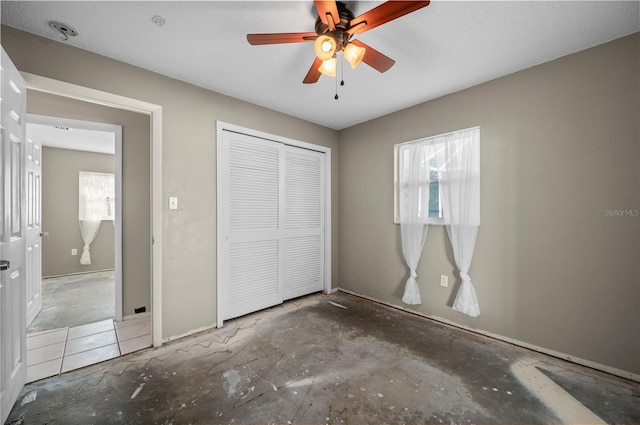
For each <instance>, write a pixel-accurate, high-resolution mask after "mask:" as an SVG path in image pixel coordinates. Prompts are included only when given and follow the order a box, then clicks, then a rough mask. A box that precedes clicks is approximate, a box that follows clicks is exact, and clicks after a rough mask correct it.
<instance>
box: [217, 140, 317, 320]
mask: <svg viewBox="0 0 640 425" xmlns="http://www.w3.org/2000/svg"><path fill="white" fill-rule="evenodd" d="M221 138H222V140H221V144H222V145H221V146H222V149H221V150H219V153H220V156H221V158H219V159H221V161H219V166H220V167H221V174H220V180H221V181H219V192H218V195H219V197H220V198H219V199H220V200H221V208H219V210H218V211H219V214H220V218H221V221H222V225H221V226H220V233H219V235H218V238H219V241H218V247H219V250H220V253H219V259H220V262H219V264H218V267H219V279H218V289H219V292H218V294H219V297H220V299H219V301H218V308H219V318H218V326H221V322H222V321H223V320H226V319H230V318H234V317H238V316H241V315H244V314H247V313H251V312H254V311H257V310H260V309H263V308H267V307H271V306H273V305H276V304H280V303H282V302H283V301H284V300H287V299H291V298H295V297H299V296H302V295H306V294H310V293H312V292H318V291H322V290H323V289H324V284H325V279H324V267H325V261H324V260H325V258H324V256H325V246H324V244H325V235H324V230H325V212H324V211H325V203H324V195H325V190H324V187H325V175H324V173H325V172H326V171H325V163H324V161H325V155H324V154H323V153H321V152H316V151H313V150H309V149H302V148H299V147H293V146H290V145H287V144H285V143H281V142H276V141H271V140H265V139H264V138H260V137H254V136H250V135H245V134H240V133H236V132H232V131H223V132H222V136H221Z"/></svg>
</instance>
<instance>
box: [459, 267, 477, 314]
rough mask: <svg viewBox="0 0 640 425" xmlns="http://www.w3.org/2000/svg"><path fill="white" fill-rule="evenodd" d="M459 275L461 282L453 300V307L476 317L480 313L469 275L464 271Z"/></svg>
mask: <svg viewBox="0 0 640 425" xmlns="http://www.w3.org/2000/svg"><path fill="white" fill-rule="evenodd" d="M460 277H461V278H462V283H461V284H460V289H458V293H457V294H456V299H455V301H454V302H453V309H454V310H455V311H459V312H460V313H464V314H466V315H467V316H471V317H478V316H479V315H480V304H478V297H477V296H476V290H475V288H474V287H473V283H472V282H471V277H469V275H468V274H466V273H460Z"/></svg>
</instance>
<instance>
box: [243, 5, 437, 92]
mask: <svg viewBox="0 0 640 425" xmlns="http://www.w3.org/2000/svg"><path fill="white" fill-rule="evenodd" d="M313 3H314V5H315V7H316V10H317V11H318V19H316V24H315V32H289V33H274V34H247V40H248V41H249V43H250V44H252V45H254V46H255V45H260V44H281V43H302V42H308V41H313V42H314V52H315V54H316V59H315V60H314V61H313V64H312V65H311V68H310V69H309V72H308V73H307V75H306V77H305V78H304V80H303V81H302V82H303V83H305V84H311V83H315V82H317V81H318V79H319V78H320V75H321V74H325V75H329V76H332V77H334V76H335V75H336V52H342V54H343V56H344V58H345V60H346V61H347V62H349V64H350V65H351V67H352V68H355V67H356V66H357V65H358V64H359V63H360V61H363V62H364V63H366V64H367V65H369V66H370V67H372V68H374V69H376V70H377V71H379V72H385V71H387V70H388V69H389V68H391V67H392V66H393V64H394V63H395V61H394V60H393V59H391V58H389V57H388V56H385V55H383V54H382V53H380V52H379V51H377V50H375V49H374V48H372V47H370V46H368V45H366V44H365V43H363V42H361V41H359V40H352V37H353V36H354V35H355V34H362V33H363V32H365V31H369V30H371V29H373V28H375V27H377V26H380V25H382V24H385V23H387V22H389V21H392V20H394V19H396V18H399V17H401V16H404V15H406V14H408V13H411V12H415V11H416V10H418V9H422V8H423V7H425V6H428V5H429V1H428V0H427V1H395V0H392V1H387V2H385V3H382V4H381V5H379V6H377V7H374V8H373V9H371V10H369V11H368V12H365V13H363V14H362V15H360V16H358V17H355V16H354V14H353V12H351V11H350V10H349V9H348V8H347V6H346V5H345V4H344V3H343V2H340V1H333V0H314V2H313Z"/></svg>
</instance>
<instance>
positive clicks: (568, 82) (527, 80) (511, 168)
mask: <svg viewBox="0 0 640 425" xmlns="http://www.w3.org/2000/svg"><path fill="white" fill-rule="evenodd" d="M639 47H640V37H639V35H638V34H635V35H633V36H629V37H626V38H623V39H620V40H617V41H613V42H611V43H607V44H604V45H602V46H599V47H595V48H592V49H589V50H586V51H583V52H579V53H576V54H573V55H570V56H567V57H563V58H560V59H557V60H555V61H553V62H549V63H546V64H542V65H540V66H536V67H533V68H530V69H527V70H524V71H522V72H518V73H515V74H512V75H509V76H506V77H504V78H500V79H497V80H494V81H491V82H488V83H486V84H482V85H479V86H476V87H473V88H470V89H467V90H464V91H461V92H458V93H455V94H452V95H449V96H446V97H443V98H440V99H437V100H434V101H431V102H427V103H424V104H421V105H418V106H415V107H412V108H410V109H407V110H403V111H401V112H397V113H394V114H391V115H388V116H385V117H382V118H379V119H376V120H373V121H370V122H367V123H363V124H361V125H357V126H354V127H352V128H349V129H345V130H343V131H341V132H340V161H339V165H340V170H339V173H340V200H339V202H340V207H339V212H338V214H339V217H340V232H339V234H340V272H339V280H340V286H341V287H342V288H346V289H348V290H350V291H353V292H356V293H358V294H364V295H367V296H369V297H373V298H375V299H378V300H381V301H384V302H387V303H391V304H394V305H402V302H401V297H402V293H403V289H404V282H405V281H406V279H407V278H408V269H407V268H406V266H405V264H404V261H403V259H402V251H401V244H400V229H399V226H398V225H394V224H393V145H394V144H395V143H399V142H404V141H410V140H415V139H417V138H421V137H425V136H430V135H436V134H440V133H444V132H448V131H452V130H456V129H463V128H468V127H472V126H476V125H479V126H480V131H481V142H480V146H481V148H480V149H481V160H480V162H481V221H482V223H481V226H480V229H479V233H478V239H477V244H476V249H475V255H474V258H473V263H472V265H471V270H470V275H471V278H472V280H473V282H474V283H475V286H476V289H477V293H478V298H479V302H480V310H481V315H480V317H478V318H477V319H472V318H470V317H467V316H465V315H463V314H461V313H458V312H455V311H453V310H452V309H451V307H450V306H451V305H452V303H453V298H454V297H455V293H456V291H457V289H458V286H459V284H460V279H459V276H458V273H457V271H456V270H455V263H454V260H453V253H452V250H451V247H450V245H449V242H448V238H447V236H446V231H445V229H444V228H442V227H437V226H431V227H430V229H429V231H428V235H427V241H426V244H425V247H424V251H423V254H422V257H421V260H420V264H419V268H418V270H417V273H418V284H419V286H420V289H421V293H422V300H423V304H422V305H420V306H415V307H411V309H413V310H415V311H417V312H420V313H422V314H427V315H434V316H438V317H441V318H445V319H448V320H451V321H453V322H456V323H458V324H461V325H464V326H468V327H471V328H475V329H481V330H485V331H489V332H492V333H495V334H499V335H502V336H506V337H509V338H514V339H517V340H520V341H524V342H527V343H529V344H534V345H537V346H541V347H545V348H547V349H552V350H556V351H558V352H561V353H568V354H571V355H572V356H575V357H580V358H583V359H588V360H590V361H594V362H598V363H601V364H605V365H609V366H613V367H616V368H619V369H622V370H626V371H630V372H633V373H636V374H638V373H640V332H639V330H640V310H639V308H638V306H640V278H639V277H638V276H640V261H639V260H640V217H637V216H631V215H623V216H611V215H610V214H612V213H613V211H615V210H636V211H637V209H639V208H640V130H639V125H640V124H639V122H640V120H639V117H640V107H639V102H640V101H639V99H640V96H639V94H640V84H639V79H640V69H639V63H640V60H639V59H640V57H639V50H640V49H639ZM427 83H428V82H427ZM607 211H609V213H608V212H607ZM441 274H443V275H447V276H449V282H450V285H449V288H443V287H441V286H440V275H441ZM404 307H406V308H408V306H406V305H404Z"/></svg>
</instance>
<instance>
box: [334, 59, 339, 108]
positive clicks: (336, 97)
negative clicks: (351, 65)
mask: <svg viewBox="0 0 640 425" xmlns="http://www.w3.org/2000/svg"><path fill="white" fill-rule="evenodd" d="M337 66H340V61H338V65H337ZM334 99H335V100H338V77H337V76H336V95H335V97H334Z"/></svg>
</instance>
